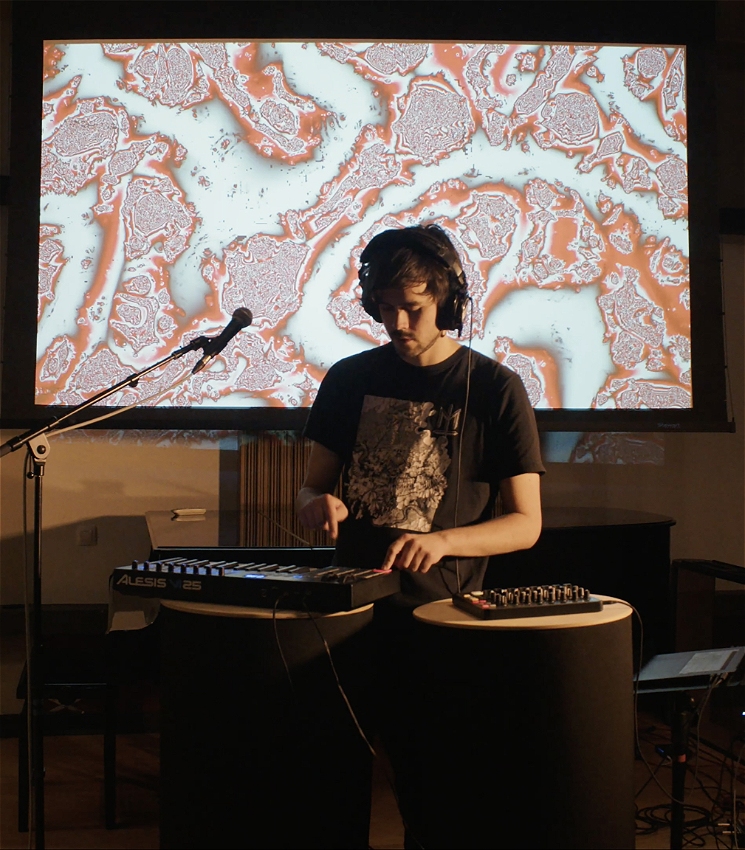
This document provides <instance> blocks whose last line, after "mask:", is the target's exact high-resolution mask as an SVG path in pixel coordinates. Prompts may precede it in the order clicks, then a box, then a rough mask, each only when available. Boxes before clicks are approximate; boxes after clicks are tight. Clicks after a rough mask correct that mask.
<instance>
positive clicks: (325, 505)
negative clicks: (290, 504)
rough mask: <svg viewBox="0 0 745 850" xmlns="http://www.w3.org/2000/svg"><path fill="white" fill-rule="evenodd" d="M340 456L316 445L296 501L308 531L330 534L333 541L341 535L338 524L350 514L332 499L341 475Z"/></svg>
mask: <svg viewBox="0 0 745 850" xmlns="http://www.w3.org/2000/svg"><path fill="white" fill-rule="evenodd" d="M341 469H342V461H341V458H340V457H339V455H337V454H336V453H335V452H332V451H331V450H330V449H327V448H326V447H325V446H322V445H321V444H320V443H313V445H312V447H311V450H310V459H309V461H308V469H307V471H306V473H305V480H304V481H303V486H302V487H301V488H300V491H299V492H298V494H297V498H296V499H295V513H296V514H297V518H298V519H299V520H300V522H301V524H302V525H303V526H304V527H305V528H310V529H315V530H322V531H327V532H328V533H329V535H330V536H331V539H332V540H336V538H337V536H338V534H339V523H340V522H344V520H345V519H346V518H347V516H348V514H349V512H348V511H347V508H346V506H345V505H344V503H343V502H342V501H341V500H340V499H337V498H336V497H335V496H332V495H331V494H332V491H333V490H334V488H335V487H336V483H337V481H338V480H339V475H340V474H341Z"/></svg>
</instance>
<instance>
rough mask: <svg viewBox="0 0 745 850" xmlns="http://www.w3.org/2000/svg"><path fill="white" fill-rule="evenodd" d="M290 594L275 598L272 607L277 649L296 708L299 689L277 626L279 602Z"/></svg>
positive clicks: (281, 594) (282, 594)
mask: <svg viewBox="0 0 745 850" xmlns="http://www.w3.org/2000/svg"><path fill="white" fill-rule="evenodd" d="M287 595H288V594H286V593H280V595H279V596H278V597H277V598H276V599H275V600H274V607H273V608H272V625H273V626H274V640H275V642H276V644H277V650H278V651H279V657H280V658H281V659H282V664H283V665H284V668H285V673H286V674H287V681H288V682H289V683H290V690H291V691H292V696H293V698H294V701H295V708H297V707H298V698H297V691H296V690H295V683H294V682H293V681H292V675H291V673H290V668H289V666H288V664H287V659H286V658H285V654H284V652H283V650H282V641H280V639H279V629H278V628H277V609H278V607H279V603H280V602H281V601H282V599H284V598H285V596H287Z"/></svg>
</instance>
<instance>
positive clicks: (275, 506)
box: [240, 431, 340, 546]
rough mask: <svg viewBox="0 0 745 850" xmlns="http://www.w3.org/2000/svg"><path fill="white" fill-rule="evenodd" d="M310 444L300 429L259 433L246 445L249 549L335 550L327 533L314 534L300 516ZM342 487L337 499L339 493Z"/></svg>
mask: <svg viewBox="0 0 745 850" xmlns="http://www.w3.org/2000/svg"><path fill="white" fill-rule="evenodd" d="M310 447H311V442H310V440H306V439H305V438H303V437H302V436H300V435H299V434H298V433H297V432H295V431H259V432H255V433H250V434H244V435H243V439H242V441H241V460H240V464H241V512H242V521H243V528H242V539H241V543H242V545H244V546H302V545H303V543H305V544H308V545H311V546H329V545H331V541H330V540H329V538H328V536H327V535H326V534H325V533H323V532H313V531H308V530H307V529H305V528H303V527H302V526H301V525H300V523H299V522H298V521H297V519H296V518H295V496H296V495H297V492H298V490H299V489H300V487H301V486H302V483H303V479H304V478H305V470H306V467H307V464H308V457H309V456H310ZM339 489H340V487H339V486H338V487H337V490H336V495H337V496H338V495H339Z"/></svg>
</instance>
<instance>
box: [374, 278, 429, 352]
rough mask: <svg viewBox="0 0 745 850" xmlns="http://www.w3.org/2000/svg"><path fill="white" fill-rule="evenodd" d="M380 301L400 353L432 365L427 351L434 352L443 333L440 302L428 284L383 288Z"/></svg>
mask: <svg viewBox="0 0 745 850" xmlns="http://www.w3.org/2000/svg"><path fill="white" fill-rule="evenodd" d="M377 305H378V309H379V310H380V318H381V319H382V320H383V325H384V326H385V329H386V331H388V336H390V338H391V342H392V343H393V346H394V348H395V349H396V353H397V354H398V356H399V357H400V358H401V359H402V360H405V361H406V362H407V363H411V364H413V365H415V366H424V365H429V364H428V362H424V361H429V360H431V359H432V358H431V356H427V355H428V354H429V353H430V352H434V349H436V348H437V343H438V342H439V341H440V340H441V339H443V335H442V334H441V332H440V329H439V328H438V327H437V304H436V302H435V300H434V298H433V297H432V296H431V295H430V294H429V292H427V284H426V283H414V284H412V285H411V286H407V287H406V288H405V289H382V290H380V292H379V294H378V297H377ZM434 362H437V360H436V359H435V360H434Z"/></svg>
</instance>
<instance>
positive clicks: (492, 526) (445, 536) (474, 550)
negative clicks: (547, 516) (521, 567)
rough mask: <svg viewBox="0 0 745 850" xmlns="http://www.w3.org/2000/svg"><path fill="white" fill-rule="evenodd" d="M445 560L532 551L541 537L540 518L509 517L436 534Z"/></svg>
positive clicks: (518, 515)
mask: <svg viewBox="0 0 745 850" xmlns="http://www.w3.org/2000/svg"><path fill="white" fill-rule="evenodd" d="M435 533H436V534H437V535H438V536H440V537H442V541H443V544H444V547H445V551H446V553H447V554H446V557H460V558H479V557H484V556H486V555H503V554H505V553H506V552H516V551H518V550H519V549H530V547H531V546H533V545H534V544H535V542H536V541H537V540H538V537H539V535H540V533H541V519H540V516H530V515H527V514H522V513H510V514H504V515H503V516H500V517H496V518H495V519H490V520H486V521H485V522H481V523H477V524H476V525H467V526H461V527H460V528H449V529H446V530H445V531H438V532H435Z"/></svg>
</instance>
